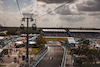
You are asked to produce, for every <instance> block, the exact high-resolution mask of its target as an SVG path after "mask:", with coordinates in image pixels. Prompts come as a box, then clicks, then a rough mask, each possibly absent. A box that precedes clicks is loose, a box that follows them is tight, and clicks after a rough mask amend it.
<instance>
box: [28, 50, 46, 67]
mask: <svg viewBox="0 0 100 67" xmlns="http://www.w3.org/2000/svg"><path fill="white" fill-rule="evenodd" d="M47 51H48V48H45V49H43V50H41V51H40V52H38V54H37V55H36V58H35V61H34V62H33V63H32V64H30V67H35V66H36V65H37V63H38V62H39V60H41V59H42V57H43V56H44V55H45V53H46V52H47Z"/></svg>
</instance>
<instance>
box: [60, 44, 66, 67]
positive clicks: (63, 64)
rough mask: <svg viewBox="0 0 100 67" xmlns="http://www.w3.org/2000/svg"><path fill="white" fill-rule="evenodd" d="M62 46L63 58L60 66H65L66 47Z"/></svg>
mask: <svg viewBox="0 0 100 67" xmlns="http://www.w3.org/2000/svg"><path fill="white" fill-rule="evenodd" d="M62 48H63V49H64V55H63V60H62V64H61V67H65V58H66V48H65V47H64V46H62Z"/></svg>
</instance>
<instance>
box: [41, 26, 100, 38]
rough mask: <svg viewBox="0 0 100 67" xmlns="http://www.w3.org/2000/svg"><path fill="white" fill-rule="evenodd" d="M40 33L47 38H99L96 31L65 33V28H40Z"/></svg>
mask: <svg viewBox="0 0 100 67" xmlns="http://www.w3.org/2000/svg"><path fill="white" fill-rule="evenodd" d="M42 32H43V35H44V36H47V37H75V38H100V30H98V29H95V30H93V29H69V32H68V33H67V32H66V28H65V29H64V28H62V29H61V28H56V29H55V28H44V29H43V28H42Z"/></svg>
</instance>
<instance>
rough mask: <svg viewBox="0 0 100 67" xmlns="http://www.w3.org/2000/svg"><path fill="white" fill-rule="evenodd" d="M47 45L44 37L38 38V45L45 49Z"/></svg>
mask: <svg viewBox="0 0 100 67" xmlns="http://www.w3.org/2000/svg"><path fill="white" fill-rule="evenodd" d="M45 43H46V40H45V39H44V38H43V35H40V36H38V38H37V45H40V47H44V44H45Z"/></svg>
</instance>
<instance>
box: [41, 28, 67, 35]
mask: <svg viewBox="0 0 100 67" xmlns="http://www.w3.org/2000/svg"><path fill="white" fill-rule="evenodd" d="M42 31H43V35H44V36H48V37H68V34H67V33H66V30H65V29H42Z"/></svg>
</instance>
